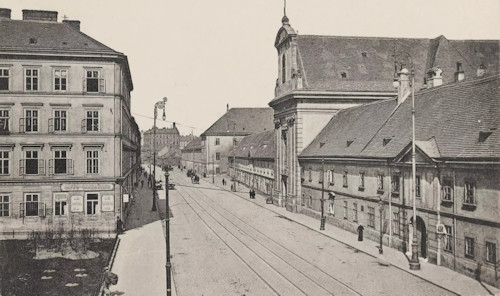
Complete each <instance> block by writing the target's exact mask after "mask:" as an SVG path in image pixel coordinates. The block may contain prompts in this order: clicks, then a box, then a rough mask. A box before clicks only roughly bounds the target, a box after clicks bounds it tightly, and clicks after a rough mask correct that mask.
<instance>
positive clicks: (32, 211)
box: [25, 193, 39, 217]
mask: <svg viewBox="0 0 500 296" xmlns="http://www.w3.org/2000/svg"><path fill="white" fill-rule="evenodd" d="M25 201H26V208H25V213H26V216H27V217H29V216H38V208H39V206H38V201H39V195H38V193H27V194H26V195H25Z"/></svg>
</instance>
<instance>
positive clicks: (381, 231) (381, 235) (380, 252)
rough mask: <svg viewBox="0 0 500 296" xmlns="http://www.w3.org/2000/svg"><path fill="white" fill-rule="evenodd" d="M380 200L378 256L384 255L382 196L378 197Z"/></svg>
mask: <svg viewBox="0 0 500 296" xmlns="http://www.w3.org/2000/svg"><path fill="white" fill-rule="evenodd" d="M379 198H380V200H379V202H378V204H379V208H380V246H379V247H378V253H379V254H384V244H383V241H382V240H383V238H384V230H383V226H384V224H383V217H382V215H383V213H384V201H383V200H382V196H379Z"/></svg>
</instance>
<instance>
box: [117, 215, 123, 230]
mask: <svg viewBox="0 0 500 296" xmlns="http://www.w3.org/2000/svg"><path fill="white" fill-rule="evenodd" d="M124 230H125V226H124V225H123V221H122V219H120V216H116V233H117V234H122V233H123V231H124Z"/></svg>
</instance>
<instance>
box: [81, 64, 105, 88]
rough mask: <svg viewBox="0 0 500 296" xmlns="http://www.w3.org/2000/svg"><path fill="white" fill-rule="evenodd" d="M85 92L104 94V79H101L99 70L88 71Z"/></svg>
mask: <svg viewBox="0 0 500 296" xmlns="http://www.w3.org/2000/svg"><path fill="white" fill-rule="evenodd" d="M86 72H87V75H86V82H85V87H86V89H85V91H86V92H94V93H97V92H104V79H100V72H99V70H87V71H86Z"/></svg>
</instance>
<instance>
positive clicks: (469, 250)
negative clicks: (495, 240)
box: [465, 237, 474, 258]
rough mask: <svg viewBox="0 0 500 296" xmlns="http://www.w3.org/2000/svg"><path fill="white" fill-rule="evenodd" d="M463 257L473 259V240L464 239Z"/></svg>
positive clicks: (469, 238) (470, 238)
mask: <svg viewBox="0 0 500 296" xmlns="http://www.w3.org/2000/svg"><path fill="white" fill-rule="evenodd" d="M465 257H467V258H474V238H472V237H465Z"/></svg>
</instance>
